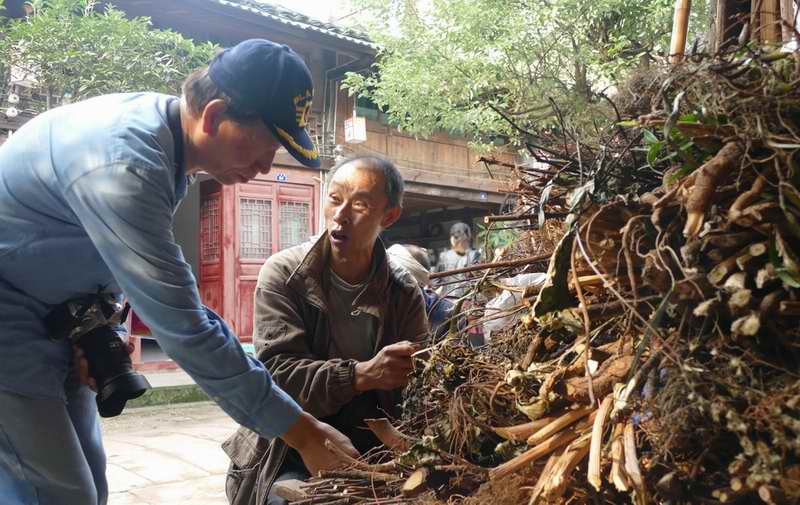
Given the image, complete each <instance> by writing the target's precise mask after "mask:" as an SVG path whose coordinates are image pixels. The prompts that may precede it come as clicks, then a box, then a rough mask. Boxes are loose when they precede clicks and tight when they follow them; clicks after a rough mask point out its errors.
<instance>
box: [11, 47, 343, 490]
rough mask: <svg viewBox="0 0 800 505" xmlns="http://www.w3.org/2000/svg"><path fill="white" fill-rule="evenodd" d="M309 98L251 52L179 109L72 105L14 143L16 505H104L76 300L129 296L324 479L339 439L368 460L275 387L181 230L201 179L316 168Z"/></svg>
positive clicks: (141, 100)
mask: <svg viewBox="0 0 800 505" xmlns="http://www.w3.org/2000/svg"><path fill="white" fill-rule="evenodd" d="M311 95H312V83H311V76H310V73H309V71H308V68H307V67H306V65H305V64H304V63H303V61H302V59H301V58H300V57H299V56H298V55H297V54H296V53H294V52H293V51H292V50H291V49H289V48H288V47H286V46H281V45H277V44H274V43H272V42H269V41H266V40H247V41H244V42H242V43H240V44H239V45H237V46H236V47H234V48H231V49H227V50H225V51H223V52H222V53H220V54H219V55H217V56H216V57H215V58H214V59H213V61H212V62H211V63H210V64H209V66H208V67H207V68H203V69H199V70H197V71H195V72H194V73H193V74H192V75H190V76H189V77H188V78H187V80H186V81H185V82H184V85H183V96H182V97H181V98H180V99H178V98H176V97H172V96H167V95H162V94H157V93H129V94H116V95H105V96H100V97H96V98H92V99H89V100H86V101H83V102H79V103H75V104H71V105H65V106H63V107H59V108H56V109H52V110H50V111H48V112H45V113H43V114H41V115H39V116H37V117H36V118H35V119H33V120H32V121H30V122H28V123H27V124H26V125H25V126H23V127H22V128H21V129H20V130H19V131H18V132H17V133H16V134H15V135H14V136H13V137H12V138H11V139H10V140H8V141H7V142H6V143H5V144H4V145H3V146H2V147H0V221H2V222H3V226H2V228H0V314H2V317H0V496H2V497H3V498H2V502H3V504H4V505H6V504H8V505H18V504H19V505H21V504H30V503H38V504H42V505H50V504H70V505H95V504H104V503H106V501H107V496H108V488H107V484H106V478H105V454H104V451H103V446H102V441H101V436H100V426H99V420H98V413H97V407H96V406H95V393H94V392H93V391H92V390H91V389H90V388H89V387H88V386H87V384H95V383H94V382H93V380H92V378H90V377H87V376H86V374H85V373H79V372H78V369H79V368H85V358H84V357H83V355H82V354H81V353H78V355H77V357H76V355H75V350H74V348H73V346H72V345H71V344H70V342H69V340H68V339H59V338H56V336H55V335H54V334H53V332H52V331H51V330H49V329H48V328H51V327H50V326H46V324H45V320H46V319H49V318H48V316H49V315H52V314H53V311H54V310H56V309H58V308H59V307H63V306H65V302H70V303H71V301H74V300H85V299H87V298H86V297H88V296H91V295H97V294H98V293H100V294H102V295H103V296H106V295H107V296H109V297H112V299H114V298H117V299H119V298H121V297H122V296H123V295H124V297H125V298H127V300H128V301H129V302H130V304H131V306H132V307H133V309H134V310H135V311H136V312H137V314H138V315H139V316H140V317H141V318H142V320H143V321H144V322H145V323H146V324H147V325H148V326H149V327H150V329H151V330H152V332H153V335H154V336H155V338H156V339H157V340H158V343H159V344H160V346H161V347H162V349H164V350H165V351H166V352H167V354H168V355H169V356H170V357H171V358H172V359H174V360H175V361H176V362H177V363H178V364H179V365H180V366H181V367H182V368H183V369H184V370H185V371H186V372H187V373H189V375H191V376H192V378H193V379H194V380H195V381H196V382H197V384H199V385H200V386H201V387H202V388H203V390H205V391H206V392H207V393H208V394H209V396H210V397H212V398H213V399H214V400H215V401H216V402H217V403H218V404H219V405H220V406H221V407H222V408H223V409H224V410H225V412H227V413H228V414H229V415H230V416H231V417H232V418H234V419H235V420H236V421H237V422H238V423H239V424H241V425H243V426H247V427H249V428H250V429H252V430H254V431H256V432H258V433H260V434H261V435H262V436H264V437H266V438H274V437H280V438H282V439H283V440H284V441H285V442H286V443H287V444H288V445H290V446H292V447H295V448H296V449H297V450H298V452H299V453H300V454H301V455H302V457H303V459H304V461H305V463H306V464H307V465H308V466H309V468H311V469H314V470H318V469H323V468H329V467H330V466H331V465H333V464H335V461H333V459H332V458H331V457H330V453H329V452H327V450H326V449H325V448H324V441H325V439H326V438H327V439H331V440H333V441H335V442H336V443H338V444H339V445H340V446H341V447H342V448H344V449H345V450H346V451H347V452H349V453H351V454H354V455H355V454H356V452H355V449H353V447H352V445H351V444H350V442H349V440H348V439H347V438H346V437H344V436H343V435H342V434H341V433H339V432H338V431H337V430H335V429H333V428H332V427H330V426H328V425H326V424H324V423H321V422H319V421H317V420H316V419H314V418H313V417H312V416H310V415H308V414H306V413H304V412H303V411H302V409H301V408H300V407H299V406H298V405H297V403H296V402H295V401H294V400H292V399H291V398H290V397H289V396H288V395H287V394H286V393H284V392H283V391H282V390H281V389H280V388H279V387H278V386H276V385H275V384H274V382H273V381H272V378H271V377H270V374H269V373H268V372H267V371H266V370H265V368H264V366H263V365H262V364H261V363H260V362H259V361H258V360H255V359H252V358H250V357H248V356H247V355H246V354H245V353H244V352H243V350H242V348H241V346H240V345H239V341H238V338H237V337H236V335H234V334H233V333H232V332H231V330H230V329H229V328H228V326H227V325H226V324H225V322H224V321H223V320H222V319H221V318H220V317H219V316H217V315H216V314H215V313H214V312H212V311H211V310H209V309H207V308H206V307H204V306H203V305H202V304H201V302H200V297H199V295H198V291H197V285H196V283H195V279H194V277H193V275H192V273H191V269H190V267H189V266H188V265H187V264H186V262H185V261H184V259H183V255H182V253H181V250H180V247H179V246H178V245H177V244H176V243H175V239H174V237H173V234H172V217H173V213H174V211H175V209H176V207H177V206H178V204H179V203H180V201H181V199H182V198H183V197H184V196H185V195H186V190H187V186H188V184H190V183H191V180H192V178H193V176H194V175H195V174H197V173H199V172H206V173H207V174H209V175H210V176H211V177H213V178H215V179H216V180H217V181H219V182H220V183H222V184H234V183H239V182H247V181H249V180H251V179H253V178H254V177H256V175H258V174H259V173H267V172H268V171H269V170H270V167H271V165H272V161H273V159H274V157H275V153H276V151H277V150H278V149H279V148H280V147H281V146H283V147H285V148H286V149H287V150H288V151H289V152H290V153H291V154H292V155H293V156H294V157H295V158H296V159H297V160H298V161H300V162H301V163H303V164H304V165H307V166H310V167H316V166H319V156H318V154H317V151H316V150H315V148H314V145H313V143H312V142H311V139H310V138H309V136H308V134H307V132H306V131H305V126H306V122H307V119H308V113H309V110H310V108H311V98H312V97H311ZM123 354H124V353H123ZM90 365H91V363H90ZM102 394H103V391H102V389H101V396H102ZM101 412H102V410H101ZM104 415H105V414H104ZM112 415H113V414H112ZM41 434H47V436H41Z"/></svg>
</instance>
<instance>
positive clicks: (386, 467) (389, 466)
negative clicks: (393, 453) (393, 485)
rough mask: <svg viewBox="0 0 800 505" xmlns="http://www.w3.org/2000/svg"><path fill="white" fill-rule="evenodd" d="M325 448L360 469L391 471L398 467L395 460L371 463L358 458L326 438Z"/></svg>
mask: <svg viewBox="0 0 800 505" xmlns="http://www.w3.org/2000/svg"><path fill="white" fill-rule="evenodd" d="M325 448H326V449H328V450H329V451H331V452H332V453H334V454H335V455H336V457H338V458H339V459H341V460H342V461H343V462H344V463H347V464H348V465H350V466H351V467H353V468H358V469H359V470H364V471H367V472H391V471H394V470H396V469H397V464H396V463H395V462H394V461H389V462H388V463H380V464H377V465H371V464H369V463H366V462H364V461H360V460H357V459H355V458H353V457H351V456H350V455H349V454H347V453H346V452H344V450H342V448H340V447H339V446H338V445H336V444H334V443H333V442H331V441H330V440H328V439H326V440H325Z"/></svg>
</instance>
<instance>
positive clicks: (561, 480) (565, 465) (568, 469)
mask: <svg viewBox="0 0 800 505" xmlns="http://www.w3.org/2000/svg"><path fill="white" fill-rule="evenodd" d="M590 441H591V435H590V434H588V433H587V434H586V435H584V436H582V437H581V438H579V439H578V440H575V441H574V442H572V443H571V444H570V445H569V447H567V450H566V451H564V454H562V455H561V457H560V458H558V462H557V463H556V466H555V467H554V469H553V476H552V477H551V478H550V480H549V481H548V482H547V485H546V486H545V489H544V495H545V497H546V498H547V501H548V502H550V503H555V502H556V500H558V499H559V498H561V496H562V495H563V494H564V491H565V490H566V489H567V478H568V477H569V476H570V474H571V473H572V470H574V469H575V467H576V466H578V463H580V462H581V461H583V458H585V457H586V453H588V452H589V443H590Z"/></svg>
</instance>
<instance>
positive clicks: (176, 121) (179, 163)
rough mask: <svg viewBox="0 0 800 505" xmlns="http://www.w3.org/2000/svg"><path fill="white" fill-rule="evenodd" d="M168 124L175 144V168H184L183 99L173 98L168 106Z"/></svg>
mask: <svg viewBox="0 0 800 505" xmlns="http://www.w3.org/2000/svg"><path fill="white" fill-rule="evenodd" d="M167 124H169V129H170V131H171V132H172V138H173V139H174V140H173V142H174V143H175V168H176V169H178V171H179V173H180V170H181V169H182V168H183V128H182V127H181V99H180V98H173V99H172V100H170V102H169V104H167Z"/></svg>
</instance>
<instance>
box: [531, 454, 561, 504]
mask: <svg viewBox="0 0 800 505" xmlns="http://www.w3.org/2000/svg"><path fill="white" fill-rule="evenodd" d="M562 454H563V452H554V453H553V454H551V455H550V457H549V458H547V463H545V465H544V468H543V469H542V472H541V473H540V474H539V479H538V480H537V481H536V485H535V486H533V492H532V493H531V499H530V500H528V505H535V504H536V501H537V500H538V499H539V496H540V495H541V494H542V491H544V486H545V485H547V482H548V481H549V480H550V475H551V474H552V472H553V468H554V467H555V465H556V463H557V462H558V460H559V458H560V457H561V455H562Z"/></svg>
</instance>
